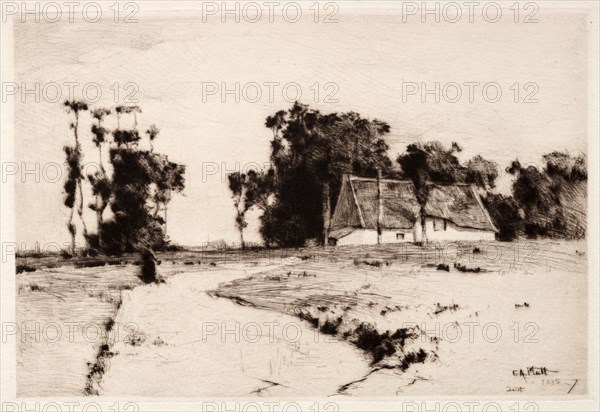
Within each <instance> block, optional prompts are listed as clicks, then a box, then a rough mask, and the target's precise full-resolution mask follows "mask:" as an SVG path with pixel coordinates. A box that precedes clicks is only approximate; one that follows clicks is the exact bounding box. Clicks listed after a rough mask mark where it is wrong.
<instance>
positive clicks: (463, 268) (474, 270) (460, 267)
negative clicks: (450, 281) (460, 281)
mask: <svg viewBox="0 0 600 412" xmlns="http://www.w3.org/2000/svg"><path fill="white" fill-rule="evenodd" d="M454 268H455V269H456V270H458V271H459V272H468V273H479V272H483V270H482V269H481V268H480V267H479V266H477V267H476V268H469V267H466V266H465V265H461V264H460V263H455V264H454Z"/></svg>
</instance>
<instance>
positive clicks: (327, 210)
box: [322, 182, 331, 246]
mask: <svg viewBox="0 0 600 412" xmlns="http://www.w3.org/2000/svg"><path fill="white" fill-rule="evenodd" d="M322 188H323V195H322V196H323V199H322V200H323V246H327V243H328V242H329V229H330V226H331V199H330V197H331V196H330V190H329V182H325V183H323V185H322Z"/></svg>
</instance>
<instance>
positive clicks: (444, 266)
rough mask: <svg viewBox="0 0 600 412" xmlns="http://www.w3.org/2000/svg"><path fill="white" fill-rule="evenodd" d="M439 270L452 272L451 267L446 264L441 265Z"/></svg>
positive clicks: (438, 266) (438, 267)
mask: <svg viewBox="0 0 600 412" xmlns="http://www.w3.org/2000/svg"><path fill="white" fill-rule="evenodd" d="M437 270H444V271H446V272H450V265H448V264H446V263H440V264H439V265H437Z"/></svg>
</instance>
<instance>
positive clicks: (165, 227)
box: [165, 203, 168, 238]
mask: <svg viewBox="0 0 600 412" xmlns="http://www.w3.org/2000/svg"><path fill="white" fill-rule="evenodd" d="M167 208H168V206H167V204H166V203H165V238H166V237H167Z"/></svg>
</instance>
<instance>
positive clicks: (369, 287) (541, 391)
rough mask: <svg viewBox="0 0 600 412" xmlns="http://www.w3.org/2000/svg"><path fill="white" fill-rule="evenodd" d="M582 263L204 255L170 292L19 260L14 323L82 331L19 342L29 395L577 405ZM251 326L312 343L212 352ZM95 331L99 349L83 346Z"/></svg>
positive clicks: (508, 257) (171, 273)
mask: <svg viewBox="0 0 600 412" xmlns="http://www.w3.org/2000/svg"><path fill="white" fill-rule="evenodd" d="M585 251H586V244H585V242H549V241H546V242H536V243H532V242H522V243H490V244H462V245H457V244H446V245H433V244H432V245H428V246H427V247H419V246H415V245H406V246H381V247H376V246H371V247H342V248H325V249H322V248H308V249H299V250H274V251H265V250H250V251H243V252H242V251H224V252H206V251H202V250H195V251H186V252H177V253H169V254H163V255H159V259H160V260H161V265H160V266H159V271H160V273H161V274H162V275H163V276H165V278H166V283H165V284H162V285H141V284H140V282H139V281H138V280H137V278H136V273H137V267H136V265H135V257H129V258H125V259H124V260H121V261H118V262H116V263H115V262H112V261H111V262H110V263H112V264H108V263H107V262H102V261H101V260H100V261H98V259H96V260H94V258H89V259H87V260H86V259H84V260H80V261H78V262H69V263H68V264H67V265H65V264H64V262H63V263H62V265H61V264H60V262H59V263H57V262H56V261H52V260H51V259H50V260H48V259H45V260H44V259H39V258H37V259H36V258H28V259H26V260H23V259H21V260H19V261H18V262H17V263H18V264H20V265H22V267H24V268H27V270H24V271H22V273H20V274H18V275H17V280H18V282H17V285H18V291H17V293H18V296H17V318H18V319H17V321H18V322H19V323H21V322H39V323H41V324H42V328H43V325H44V324H50V323H52V322H55V323H58V324H65V323H67V322H74V323H76V324H77V325H78V326H76V328H79V329H76V332H75V333H74V336H75V339H69V340H68V341H66V340H65V339H64V338H63V339H62V340H60V341H59V342H58V343H56V342H48V339H45V340H44V339H41V340H40V339H34V337H35V334H32V335H27V336H26V339H25V340H23V341H21V342H20V343H19V352H18V365H17V366H18V368H17V370H18V389H19V395H21V396H25V395H26V396H40V395H57V394H64V395H69V394H81V393H86V394H99V395H119V394H120V395H138V394H145V395H150V396H175V395H178V396H208V395H214V396H217V395H219V394H222V395H224V396H245V395H248V396H268V395H272V396H276V395H277V396H279V395H293V396H310V395H317V394H319V395H338V396H346V395H355V396H374V395H378V396H395V395H471V396H473V395H483V394H487V395H490V394H497V395H503V394H505V395H515V396H519V395H520V396H523V394H524V393H525V394H527V395H552V396H560V395H565V396H576V395H581V394H584V393H586V385H587V382H586V374H587V370H586V360H587V357H586V356H587V318H586V314H587V259H586V253H585ZM127 259H129V261H127ZM86 262H88V263H86ZM89 262H92V263H89ZM94 262H95V263H94ZM69 265H73V266H79V267H78V268H75V267H70V266H69ZM100 265H103V266H100ZM85 266H91V267H85ZM33 269H36V270H35V271H33ZM28 270H29V271H28ZM252 322H253V323H257V322H258V323H259V324H261V325H262V324H270V323H274V324H279V325H290V324H294V325H295V327H296V328H297V329H298V330H300V331H301V332H302V337H301V338H300V339H299V340H298V341H294V342H291V341H290V340H289V339H287V338H286V336H284V335H282V331H281V330H272V331H269V332H270V334H265V336H260V339H257V342H258V343H257V342H254V341H253V340H249V339H247V337H246V339H243V336H242V339H233V341H232V340H231V338H227V339H217V340H214V339H212V340H211V339H208V340H207V329H206V325H213V324H215V325H232V324H236V323H240V324H241V326H242V328H243V327H244V325H247V324H249V323H252ZM269 322H270V323H269ZM90 323H91V324H95V325H99V326H100V329H101V332H102V336H101V337H100V338H98V339H95V340H93V339H89V338H87V339H86V335H85V334H84V333H83V332H84V329H86V328H85V326H86V325H87V324H90ZM131 324H133V325H135V331H134V332H132V331H131V330H128V331H122V330H121V331H120V330H119V329H121V328H123V327H124V325H131ZM115 325H117V326H115ZM30 327H31V326H30ZM87 329H90V328H89V327H88V328H87ZM211 332H214V333H211V334H210V337H211V338H214V336H220V335H219V334H218V333H217V332H215V331H214V330H211ZM311 332H312V333H311ZM48 333H49V332H48ZM89 333H90V334H91V333H92V332H89ZM119 333H120V335H119ZM63 334H64V331H63ZM41 335H42V337H43V336H44V333H42V334H41ZM115 335H117V336H115ZM317 338H318V339H317ZM59 365H60V366H59ZM165 376H168V377H169V379H168V380H167V381H168V382H165V379H164V377H165ZM303 377H307V378H303Z"/></svg>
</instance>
